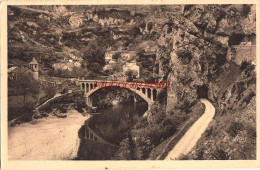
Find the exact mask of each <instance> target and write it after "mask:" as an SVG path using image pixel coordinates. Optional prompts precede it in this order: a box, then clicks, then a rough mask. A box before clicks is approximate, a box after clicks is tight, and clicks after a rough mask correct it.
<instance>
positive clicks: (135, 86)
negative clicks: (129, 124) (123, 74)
mask: <svg viewBox="0 0 260 170" xmlns="http://www.w3.org/2000/svg"><path fill="white" fill-rule="evenodd" d="M78 84H79V85H80V88H81V90H82V91H84V92H85V95H86V97H87V101H86V103H87V105H88V106H90V107H91V106H92V105H93V99H92V97H91V94H93V93H95V92H96V91H97V90H99V89H101V88H103V89H111V88H112V87H114V88H124V89H129V90H131V91H132V92H134V93H135V94H138V95H139V96H140V97H141V98H143V99H144V100H145V101H146V102H147V103H148V110H149V109H150V106H151V105H152V104H153V103H154V101H155V100H156V97H157V93H158V90H159V89H166V88H168V87H169V83H168V82H166V81H165V82H160V83H156V82H149V83H143V82H125V81H106V80H84V79H83V80H80V79H78Z"/></svg>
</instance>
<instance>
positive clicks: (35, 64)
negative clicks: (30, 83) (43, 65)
mask: <svg viewBox="0 0 260 170" xmlns="http://www.w3.org/2000/svg"><path fill="white" fill-rule="evenodd" d="M29 68H30V69H31V70H32V71H33V78H34V79H35V80H38V79H39V64H38V62H37V61H36V60H35V58H34V57H33V59H32V61H31V62H30V63H29Z"/></svg>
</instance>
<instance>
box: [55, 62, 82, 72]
mask: <svg viewBox="0 0 260 170" xmlns="http://www.w3.org/2000/svg"><path fill="white" fill-rule="evenodd" d="M52 67H53V68H54V70H58V69H61V70H68V71H72V69H73V68H74V67H77V68H80V67H81V63H80V62H79V61H71V62H60V63H55V64H53V65H52Z"/></svg>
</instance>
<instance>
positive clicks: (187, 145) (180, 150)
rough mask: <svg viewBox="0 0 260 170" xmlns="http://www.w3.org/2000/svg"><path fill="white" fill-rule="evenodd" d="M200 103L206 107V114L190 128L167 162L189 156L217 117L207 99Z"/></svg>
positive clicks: (170, 153)
mask: <svg viewBox="0 0 260 170" xmlns="http://www.w3.org/2000/svg"><path fill="white" fill-rule="evenodd" d="M200 101H201V102H202V103H203V104H204V105H205V112H204V114H203V115H202V116H201V117H200V118H199V119H198V120H197V121H196V122H195V123H194V124H193V125H192V126H191V127H190V128H189V130H188V131H187V132H186V133H185V134H184V136H183V137H182V138H181V139H180V141H179V142H178V143H177V144H176V145H175V146H174V147H173V149H172V150H171V151H170V152H169V153H168V155H167V157H166V158H165V160H177V159H179V158H180V156H182V155H186V154H188V153H189V152H190V151H191V149H192V148H193V147H194V146H195V145H196V143H197V141H198V140H199V139H200V137H201V135H202V134H203V133H204V132H205V131H206V129H207V127H208V125H209V123H210V122H211V121H212V119H213V117H214V115H215V107H214V106H213V105H212V104H211V103H210V102H209V101H208V100H206V99H200Z"/></svg>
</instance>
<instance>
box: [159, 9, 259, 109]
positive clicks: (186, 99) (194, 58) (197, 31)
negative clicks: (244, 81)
mask: <svg viewBox="0 0 260 170" xmlns="http://www.w3.org/2000/svg"><path fill="white" fill-rule="evenodd" d="M247 25H250V26H247ZM252 34H255V6H254V5H252V6H250V5H235V6H233V5H207V6H205V5H187V6H185V7H184V10H183V13H182V16H177V17H175V18H174V19H172V20H171V21H170V22H168V23H165V25H164V28H163V31H162V33H161V36H160V38H159V40H158V44H159V50H158V52H157V63H158V65H159V75H160V77H161V79H163V78H166V77H167V79H168V81H170V82H171V86H170V88H169V89H168V99H167V105H168V106H167V112H168V113H170V112H171V111H172V110H175V111H176V110H180V111H181V110H183V109H184V110H185V108H189V107H190V106H191V105H193V104H194V103H195V101H196V100H197V99H198V88H199V87H201V86H204V87H206V88H208V89H207V90H208V92H209V93H208V98H209V99H210V100H211V101H213V102H217V103H218V100H219V96H221V95H222V94H219V93H216V91H215V90H214V89H215V88H218V87H217V86H216V85H217V82H216V81H217V78H218V77H219V76H221V75H222V74H225V73H224V72H223V71H224V70H226V69H227V68H226V67H229V64H230V63H232V61H234V60H235V59H234V58H228V55H227V54H228V53H229V52H230V51H231V48H230V44H232V43H234V42H230V41H231V40H230V37H231V36H234V35H242V36H243V37H246V36H249V35H252ZM232 38H233V37H232ZM232 41H233V39H232ZM240 41H242V39H241V40H240ZM235 43H240V42H235ZM167 62H168V63H169V64H168V65H167ZM238 67H239V66H238ZM230 68H232V67H230ZM252 71H253V70H252ZM239 72H240V71H239V69H238V73H239ZM252 79H253V78H252ZM234 82H235V80H234ZM234 82H230V84H229V85H231V84H232V83H234ZM231 86H232V85H231ZM221 92H222V91H221Z"/></svg>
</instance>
